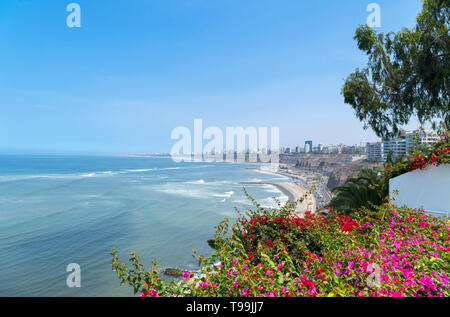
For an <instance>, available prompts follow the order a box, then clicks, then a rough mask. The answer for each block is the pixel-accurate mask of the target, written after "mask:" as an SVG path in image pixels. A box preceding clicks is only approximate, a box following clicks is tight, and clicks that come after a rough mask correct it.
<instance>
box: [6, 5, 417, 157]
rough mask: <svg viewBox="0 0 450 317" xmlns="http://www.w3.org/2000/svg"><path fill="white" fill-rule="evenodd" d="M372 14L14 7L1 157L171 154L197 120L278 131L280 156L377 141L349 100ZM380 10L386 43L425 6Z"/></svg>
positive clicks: (355, 8) (352, 8)
mask: <svg viewBox="0 0 450 317" xmlns="http://www.w3.org/2000/svg"><path fill="white" fill-rule="evenodd" d="M70 2H77V3H78V4H79V5H80V6H81V19H82V22H81V23H82V25H81V28H68V27H67V26H66V17H67V15H68V14H69V13H67V12H66V6H67V5H68V4H69V3H70ZM371 2H375V1H364V0H345V1H337V0H336V1H327V0H316V1H300V0H277V1H275V0H133V1H129V0H114V1H113V0H109V1H106V0H95V1H94V0H78V1H65V0H54V1H49V0H41V1H35V0H3V1H1V2H0V153H14V152H16V153H22V152H23V153H27V152H29V153H103V154H105V153H110V154H113V153H148V152H156V151H169V150H170V148H171V146H172V145H173V144H174V143H175V141H174V140H171V139H170V133H171V131H172V129H173V128H175V127H177V126H186V127H189V128H191V129H193V120H194V119H195V118H202V119H203V125H204V126H205V127H207V126H218V127H221V128H225V127H227V126H243V127H248V126H255V127H259V126H269V127H270V126H279V127H280V144H281V146H295V145H297V144H303V143H304V141H305V140H313V142H314V143H319V142H322V143H324V144H330V143H346V144H354V143H359V142H360V141H372V140H377V138H376V136H375V135H374V134H373V133H372V132H371V131H370V130H367V131H364V130H363V128H362V124H361V123H360V122H359V121H358V120H357V119H356V118H355V116H354V114H353V110H352V109H351V107H350V106H349V105H346V104H344V102H343V97H342V96H341V94H340V89H341V87H342V84H343V81H344V78H345V77H346V76H348V75H349V74H350V73H351V72H353V71H354V69H355V68H356V67H362V66H364V65H365V61H366V58H365V56H364V55H363V54H361V53H360V52H359V51H358V49H357V47H356V43H355V41H354V40H353V36H354V32H355V29H356V27H357V26H358V24H364V23H365V22H366V18H367V16H368V15H369V13H368V12H366V7H367V5H368V4H369V3H371ZM376 2H377V3H378V4H379V5H380V6H381V10H382V11H381V23H382V27H381V28H380V29H379V30H380V31H384V32H387V31H395V30H399V29H400V28H402V27H411V26H413V25H414V22H415V17H416V15H417V13H418V12H419V10H420V6H421V3H420V1H419V0H395V1H392V0H383V1H381V0H377V1H376ZM413 127H415V126H413Z"/></svg>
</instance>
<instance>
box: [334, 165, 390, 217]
mask: <svg viewBox="0 0 450 317" xmlns="http://www.w3.org/2000/svg"><path fill="white" fill-rule="evenodd" d="M333 192H335V193H336V196H334V197H333V199H332V200H331V203H330V205H331V206H333V208H337V209H339V210H341V211H343V212H346V213H350V212H352V211H354V210H357V209H359V208H361V207H366V208H369V209H373V208H374V206H376V205H380V204H381V203H382V202H383V200H384V198H385V197H386V196H387V195H388V189H387V183H386V182H385V181H383V179H382V177H381V176H379V175H378V173H376V172H375V171H372V170H370V169H363V170H361V173H360V174H359V176H358V177H355V178H351V179H349V180H348V181H347V182H346V183H345V185H344V186H340V187H336V188H335V189H334V190H333Z"/></svg>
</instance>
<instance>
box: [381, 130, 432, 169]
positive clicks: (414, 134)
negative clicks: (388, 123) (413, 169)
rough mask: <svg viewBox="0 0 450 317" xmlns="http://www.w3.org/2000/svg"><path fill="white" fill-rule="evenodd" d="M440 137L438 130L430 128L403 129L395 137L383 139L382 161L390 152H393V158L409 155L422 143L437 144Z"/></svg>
mask: <svg viewBox="0 0 450 317" xmlns="http://www.w3.org/2000/svg"><path fill="white" fill-rule="evenodd" d="M439 140H440V137H439V135H438V133H437V132H436V131H429V130H421V129H419V130H416V131H409V130H402V131H400V133H399V135H398V136H397V137H395V138H391V139H388V140H384V141H383V148H382V151H383V154H382V161H383V162H385V161H386V159H387V157H388V155H389V153H392V158H393V159H396V158H397V157H401V156H407V155H410V154H411V151H412V150H413V149H414V147H415V146H418V145H422V144H435V143H437V142H439Z"/></svg>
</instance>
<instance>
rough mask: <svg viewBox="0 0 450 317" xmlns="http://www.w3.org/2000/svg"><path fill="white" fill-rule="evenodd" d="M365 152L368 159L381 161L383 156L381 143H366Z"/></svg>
mask: <svg viewBox="0 0 450 317" xmlns="http://www.w3.org/2000/svg"><path fill="white" fill-rule="evenodd" d="M366 153H367V158H368V159H375V160H379V161H381V160H382V158H383V143H381V142H368V143H367V144H366Z"/></svg>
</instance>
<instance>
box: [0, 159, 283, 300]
mask: <svg viewBox="0 0 450 317" xmlns="http://www.w3.org/2000/svg"><path fill="white" fill-rule="evenodd" d="M256 167H258V166H257V165H240V164H226V163H205V162H185V163H175V162H173V161H172V160H171V159H168V158H148V157H87V156H85V157H82V156H60V157H59V156H0V272H1V273H0V296H117V295H122V296H129V295H133V293H132V290H131V289H130V288H129V287H126V286H122V287H120V286H119V281H118V279H117V277H116V275H115V273H114V272H112V271H111V256H110V254H109V253H110V251H111V249H112V248H113V247H116V248H117V249H118V251H119V255H120V257H121V259H122V260H126V259H128V255H129V253H130V252H132V251H136V252H138V254H139V255H140V258H141V260H142V262H143V263H144V264H145V266H146V267H148V265H149V264H150V261H151V260H152V259H157V260H158V262H159V265H160V266H161V267H179V268H183V269H191V270H195V269H196V268H197V267H196V264H197V263H196V260H195V259H194V258H193V257H192V249H193V248H194V249H195V250H196V251H198V252H199V253H200V254H204V255H210V254H211V253H212V250H211V249H210V248H209V247H208V245H207V244H206V240H207V239H209V238H211V237H212V236H213V235H214V226H215V225H216V224H217V222H219V221H221V220H223V219H224V218H227V217H228V218H230V219H231V220H234V219H236V217H237V214H236V212H235V211H234V207H235V206H236V207H238V208H239V207H243V206H245V205H248V204H249V202H248V200H247V199H246V198H245V195H244V193H243V191H242V185H240V184H239V182H246V181H247V182H248V181H258V180H261V181H280V180H283V178H282V177H280V176H277V175H271V174H265V173H260V172H258V171H257V170H256V169H254V168H256ZM246 188H247V189H248V191H249V193H250V194H251V195H252V196H253V197H254V198H256V199H257V200H258V201H259V202H260V203H262V204H263V205H265V206H268V207H269V206H273V205H274V201H273V199H272V198H271V197H274V196H275V197H280V198H281V200H282V201H283V200H285V199H286V197H284V196H283V195H282V193H281V192H279V191H278V190H277V189H276V188H273V187H272V186H270V185H246ZM69 263H78V264H79V265H80V267H81V288H68V287H67V285H66V278H67V275H68V274H69V273H67V272H66V267H67V265H68V264H69Z"/></svg>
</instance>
